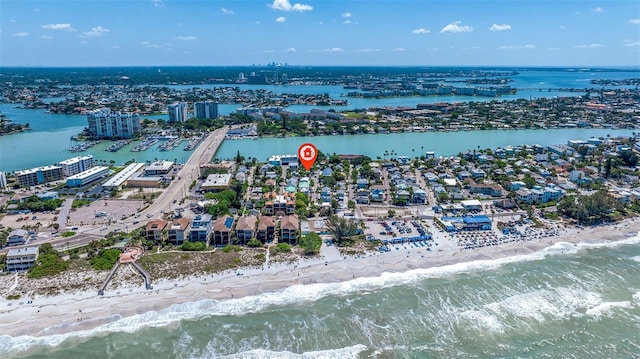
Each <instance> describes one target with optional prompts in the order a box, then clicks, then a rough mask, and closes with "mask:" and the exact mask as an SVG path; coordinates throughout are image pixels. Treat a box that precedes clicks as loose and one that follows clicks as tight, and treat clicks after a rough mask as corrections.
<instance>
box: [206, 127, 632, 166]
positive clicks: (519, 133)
mask: <svg viewBox="0 0 640 359" xmlns="http://www.w3.org/2000/svg"><path fill="white" fill-rule="evenodd" d="M632 132H633V130H622V129H620V130H603V129H557V130H509V131H504V130H491V131H460V132H413V133H392V134H384V135H383V134H376V135H348V136H316V137H287V138H259V139H256V140H228V141H224V142H223V143H222V146H220V148H219V149H218V152H217V153H216V155H215V157H216V158H221V159H225V158H233V157H235V156H236V154H237V152H238V151H240V154H241V155H242V156H244V157H255V158H257V159H258V160H260V161H264V160H266V159H267V158H268V157H269V156H270V155H273V154H288V153H297V151H298V147H300V145H302V144H303V143H306V142H311V143H313V144H314V145H315V146H316V147H317V148H318V150H319V151H321V152H323V153H325V154H333V153H337V154H363V155H367V156H369V157H371V158H373V159H375V158H377V157H381V158H383V157H384V153H385V151H387V152H391V151H395V152H396V154H397V155H399V156H409V157H415V156H420V155H421V154H424V153H425V152H426V151H433V152H435V155H436V156H450V155H456V154H458V153H460V152H465V151H467V150H474V149H485V148H491V149H495V148H497V147H504V146H508V145H513V146H515V145H521V144H531V145H532V144H540V145H556V144H566V143H567V141H568V140H573V139H580V140H587V139H589V138H591V137H607V135H610V136H611V137H615V136H631V134H632ZM387 157H388V156H387Z"/></svg>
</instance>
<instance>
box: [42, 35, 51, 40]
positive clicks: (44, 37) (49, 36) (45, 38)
mask: <svg viewBox="0 0 640 359" xmlns="http://www.w3.org/2000/svg"><path fill="white" fill-rule="evenodd" d="M40 38H41V39H42V40H53V39H54V37H53V36H51V35H42V36H40Z"/></svg>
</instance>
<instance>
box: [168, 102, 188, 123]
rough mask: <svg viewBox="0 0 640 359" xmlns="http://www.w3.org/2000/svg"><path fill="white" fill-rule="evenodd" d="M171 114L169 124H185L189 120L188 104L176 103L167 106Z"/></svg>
mask: <svg viewBox="0 0 640 359" xmlns="http://www.w3.org/2000/svg"><path fill="white" fill-rule="evenodd" d="M167 112H169V123H176V122H184V121H186V120H187V118H188V117H187V103H186V102H176V103H172V104H171V105H169V106H167Z"/></svg>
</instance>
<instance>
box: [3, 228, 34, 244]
mask: <svg viewBox="0 0 640 359" xmlns="http://www.w3.org/2000/svg"><path fill="white" fill-rule="evenodd" d="M27 239H29V232H27V231H25V230H24V229H14V230H13V231H11V232H10V233H9V236H8V237H7V246H19V245H22V244H25V243H27Z"/></svg>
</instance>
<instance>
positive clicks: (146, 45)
mask: <svg viewBox="0 0 640 359" xmlns="http://www.w3.org/2000/svg"><path fill="white" fill-rule="evenodd" d="M142 47H144V48H145V49H159V48H160V47H161V46H160V45H158V44H153V43H151V42H149V41H143V42H142Z"/></svg>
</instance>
